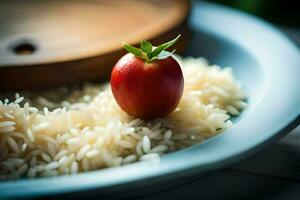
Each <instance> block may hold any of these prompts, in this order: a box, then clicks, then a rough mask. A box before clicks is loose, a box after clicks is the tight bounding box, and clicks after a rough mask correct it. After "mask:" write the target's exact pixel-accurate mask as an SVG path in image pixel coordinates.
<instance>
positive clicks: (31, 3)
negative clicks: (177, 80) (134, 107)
mask: <svg viewBox="0 0 300 200" xmlns="http://www.w3.org/2000/svg"><path fill="white" fill-rule="evenodd" d="M189 8H190V5H189V1H188V0H183V1H182V0H163V1H158V0H154V1H153V0H152V1H151V0H123V1H117V0H112V1H106V0H87V1H79V0H72V1H67V0H62V1H50V0H48V1H35V0H24V1H1V4H0V74H1V79H0V90H2V91H3V90H12V89H13V90H16V89H30V90H32V89H41V88H45V87H52V86H57V85H62V84H70V83H74V82H82V81H86V80H103V79H105V78H108V76H109V73H110V70H111V68H112V66H113V64H114V63H115V62H116V60H117V59H118V58H119V57H120V56H121V55H123V54H124V53H125V51H123V50H122V46H121V41H126V42H128V43H130V44H137V43H138V42H139V41H141V40H142V39H148V40H151V41H152V42H154V44H158V43H161V42H164V41H166V40H169V39H170V38H172V37H175V36H177V34H179V33H182V35H183V37H182V38H181V39H180V41H179V42H178V43H177V45H175V46H174V48H176V49H177V51H178V52H181V51H182V50H183V49H184V48H185V44H186V40H187V38H188V30H187V27H186V22H187V21H186V20H187V17H188V14H189Z"/></svg>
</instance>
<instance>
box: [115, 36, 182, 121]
mask: <svg viewBox="0 0 300 200" xmlns="http://www.w3.org/2000/svg"><path fill="white" fill-rule="evenodd" d="M177 39H178V38H177ZM143 42H144V43H145V42H147V41H143ZM171 42H172V41H171ZM173 42H174V41H173ZM147 43H148V47H149V44H150V43H149V42H147ZM165 44H166V43H165ZM125 45H128V44H125ZM169 46H170V45H169ZM169 46H168V45H167V46H165V47H169ZM142 47H143V45H142V44H141V49H140V53H144V54H139V53H138V52H137V51H135V50H138V49H137V48H135V47H133V48H135V49H134V50H132V46H130V47H128V46H126V49H127V50H128V49H129V51H130V52H131V53H127V54H126V55H124V56H123V57H122V58H121V59H120V60H119V61H118V62H117V63H116V64H115V66H114V68H113V70H112V74H111V81H110V83H111V89H112V93H113V95H114V98H115V100H116V101H117V103H118V104H119V106H120V107H121V108H122V110H124V111H125V112H127V113H128V114H129V115H132V116H135V117H138V118H142V119H155V118H158V117H160V118H161V117H165V116H167V115H168V114H170V113H171V112H172V111H173V110H174V109H175V108H176V107H177V105H178V103H179V101H180V99H181V97H182V93H183V86H184V80H183V75H182V71H181V68H180V65H179V63H178V62H177V61H176V59H174V57H173V56H172V55H171V53H169V52H166V51H164V48H165V47H164V48H161V49H163V50H161V51H160V52H159V53H157V52H158V51H157V52H156V53H157V55H156V53H154V54H152V56H151V52H154V51H155V49H154V50H153V51H152V49H153V48H152V45H151V52H150V48H148V52H147V51H146V50H147V49H146V48H144V49H143V48H142ZM157 48H159V47H157ZM157 48H156V49H157ZM145 49H146V50H145ZM144 51H145V52H144ZM143 56H147V57H143Z"/></svg>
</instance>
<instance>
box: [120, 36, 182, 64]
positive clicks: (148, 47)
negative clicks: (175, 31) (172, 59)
mask: <svg viewBox="0 0 300 200" xmlns="http://www.w3.org/2000/svg"><path fill="white" fill-rule="evenodd" d="M180 36H181V35H180V34H179V35H178V36H177V37H176V38H174V39H173V40H170V41H169V42H166V43H164V44H161V45H159V46H157V47H153V45H152V44H151V43H150V42H148V41H146V40H143V41H142V42H141V43H140V48H137V47H134V46H132V45H130V44H128V43H126V42H123V43H122V44H123V47H124V48H125V49H126V50H127V51H128V52H129V53H132V54H134V55H135V56H137V57H139V58H141V59H143V60H144V61H145V62H147V63H151V62H152V61H153V60H156V59H157V60H162V59H165V58H167V57H169V56H171V55H172V54H173V53H174V52H175V50H173V51H172V52H169V51H166V49H168V48H169V47H171V46H172V45H174V44H175V43H176V42H177V40H178V39H179V38H180Z"/></svg>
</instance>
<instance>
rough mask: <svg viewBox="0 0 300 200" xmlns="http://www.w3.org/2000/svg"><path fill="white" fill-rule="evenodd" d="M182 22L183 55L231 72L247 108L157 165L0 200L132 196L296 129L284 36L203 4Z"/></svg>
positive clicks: (30, 186) (298, 69)
mask: <svg viewBox="0 0 300 200" xmlns="http://www.w3.org/2000/svg"><path fill="white" fill-rule="evenodd" d="M189 23H190V27H191V29H192V32H193V36H192V39H191V43H190V48H189V50H188V52H187V55H192V56H204V57H207V58H208V59H209V60H210V61H211V63H216V64H219V65H221V66H231V67H232V68H233V72H234V73H235V75H236V76H237V79H238V80H239V81H240V82H241V83H242V84H243V86H244V89H245V91H246V93H247V96H248V103H249V106H248V108H247V109H246V110H245V111H244V112H243V113H242V115H241V116H239V117H238V118H236V119H235V120H234V121H235V125H234V126H233V127H232V128H231V129H229V130H227V131H226V132H225V133H223V134H220V135H218V136H216V137H213V138H211V139H208V140H206V141H205V142H203V143H201V144H197V145H194V146H192V147H190V148H187V149H184V150H180V151H177V152H174V153H170V154H168V155H165V156H163V157H162V158H161V162H160V163H151V162H150V163H149V162H139V163H134V164H130V165H127V166H123V167H116V168H110V169H103V170H98V171H93V172H87V173H81V174H78V175H74V176H60V177H56V178H39V179H33V180H27V179H23V180H18V181H7V182H1V183H0V194H1V198H5V199H7V198H16V197H18V198H24V197H36V196H46V195H60V194H69V195H70V194H72V195H76V196H82V197H87V195H92V194H94V195H105V194H112V193H114V194H116V193H122V192H125V191H127V192H128V193H135V192H136V191H137V189H138V188H147V187H150V186H151V187H158V186H159V184H162V183H166V182H167V181H174V180H175V181H180V180H181V178H183V177H187V176H192V175H195V174H205V173H207V172H209V171H212V170H216V169H219V168H222V167H225V166H227V165H230V164H232V163H234V162H237V161H240V160H242V159H245V158H247V157H248V156H250V155H253V154H254V153H256V152H258V151H259V150H261V149H262V148H263V147H264V146H266V145H267V144H269V143H271V142H272V141H275V140H276V139H279V138H280V137H281V136H283V135H284V134H287V133H288V132H289V131H290V130H291V129H292V128H294V127H296V125H297V124H299V120H300V116H299V114H300V95H299V92H300V81H299V75H300V54H299V51H298V49H297V48H296V46H295V45H294V44H293V43H292V42H291V41H289V39H287V38H286V36H284V35H283V34H282V33H280V32H279V31H278V30H277V29H275V28H274V27H272V26H271V25H269V24H267V23H265V22H263V21H261V20H259V19H257V18H255V17H252V16H249V15H247V14H244V13H241V12H239V11H235V10H232V9H229V8H225V7H222V6H218V5H215V4H210V3H203V2H197V3H195V4H194V5H193V7H192V15H191V18H190V21H189Z"/></svg>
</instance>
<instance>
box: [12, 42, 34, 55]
mask: <svg viewBox="0 0 300 200" xmlns="http://www.w3.org/2000/svg"><path fill="white" fill-rule="evenodd" d="M36 49H37V48H36V46H35V45H34V44H31V43H29V42H21V43H19V44H16V45H15V46H14V47H13V48H12V50H13V52H14V53H15V54H17V55H30V54H33V53H34V52H35V51H36Z"/></svg>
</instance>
